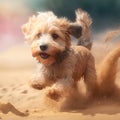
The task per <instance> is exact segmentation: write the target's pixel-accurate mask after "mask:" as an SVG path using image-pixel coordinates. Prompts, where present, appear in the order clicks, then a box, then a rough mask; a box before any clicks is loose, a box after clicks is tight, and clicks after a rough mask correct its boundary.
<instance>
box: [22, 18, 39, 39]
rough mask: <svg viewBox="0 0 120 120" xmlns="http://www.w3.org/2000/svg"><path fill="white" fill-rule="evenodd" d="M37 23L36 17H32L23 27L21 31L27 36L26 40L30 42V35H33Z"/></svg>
mask: <svg viewBox="0 0 120 120" xmlns="http://www.w3.org/2000/svg"><path fill="white" fill-rule="evenodd" d="M36 21H37V19H36V16H32V17H30V18H29V20H28V22H27V23H26V24H24V25H22V27H21V29H22V32H23V34H24V35H25V38H26V39H27V40H28V39H29V37H30V34H31V33H32V28H33V26H34V24H35V22H36Z"/></svg>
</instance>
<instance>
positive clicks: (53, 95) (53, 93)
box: [47, 89, 62, 101]
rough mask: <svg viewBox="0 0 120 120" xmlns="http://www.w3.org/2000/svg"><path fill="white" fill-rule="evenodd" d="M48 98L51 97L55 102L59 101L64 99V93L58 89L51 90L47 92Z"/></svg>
mask: <svg viewBox="0 0 120 120" xmlns="http://www.w3.org/2000/svg"><path fill="white" fill-rule="evenodd" d="M47 97H49V98H51V99H53V100H55V101H59V100H60V98H61V97H62V92H61V91H59V90H57V89H49V90H48V91H47Z"/></svg>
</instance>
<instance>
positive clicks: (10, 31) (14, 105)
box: [0, 0, 120, 120]
mask: <svg viewBox="0 0 120 120" xmlns="http://www.w3.org/2000/svg"><path fill="white" fill-rule="evenodd" d="M77 8H82V9H84V10H86V11H87V12H88V13H90V15H91V17H92V19H93V24H92V28H91V29H92V40H93V48H92V53H93V55H94V56H95V59H96V65H98V64H99V63H100V62H101V61H102V60H103V58H104V57H105V56H106V55H107V54H108V52H110V51H111V50H112V49H113V48H114V47H115V46H117V45H118V44H119V42H120V34H117V36H116V37H115V38H114V39H113V40H111V41H109V42H107V43H105V42H104V39H105V36H106V34H107V33H108V32H109V31H112V30H116V29H119V27H120V22H119V21H120V14H119V12H120V1H119V0H114V1H113V0H105V1H99V0H94V1H88V0H86V1H82V0H76V1H74V0H71V1H69V0H61V1H56V0H20V1H16V0H11V1H10V0H0V119H3V120H21V119H23V120H56V119H58V120H61V119H63V120H80V119H81V120H91V119H92V120H98V119H99V120H106V119H109V120H118V119H120V102H119V100H117V99H112V98H110V99H107V98H104V97H103V99H101V100H97V101H95V102H94V103H89V104H88V105H85V106H84V105H83V106H80V107H79V109H71V110H69V109H68V110H66V111H65V110H63V111H60V110H59V103H57V102H53V101H49V100H46V99H45V96H44V95H45V94H44V92H45V91H44V90H42V91H39V90H35V89H33V88H31V87H30V86H29V82H28V81H29V79H30V77H31V75H32V73H33V72H34V69H35V66H36V64H35V61H34V59H33V58H32V56H31V52H30V49H29V46H28V45H27V44H26V43H25V39H24V36H23V34H22V32H21V26H22V24H24V23H26V22H27V20H28V18H29V16H31V15H33V14H36V13H37V12H39V11H46V10H47V11H48V10H52V11H54V12H55V13H56V15H58V16H66V17H68V18H69V19H71V20H74V19H75V15H74V10H75V9H77ZM118 63H119V64H120V61H118ZM116 84H117V85H118V86H120V66H118V73H117V77H116Z"/></svg>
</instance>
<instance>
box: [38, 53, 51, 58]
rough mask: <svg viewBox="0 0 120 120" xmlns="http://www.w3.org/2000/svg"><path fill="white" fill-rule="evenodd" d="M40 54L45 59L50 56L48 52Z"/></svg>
mask: <svg viewBox="0 0 120 120" xmlns="http://www.w3.org/2000/svg"><path fill="white" fill-rule="evenodd" d="M40 56H41V58H43V59H47V58H48V57H49V55H48V54H46V53H40Z"/></svg>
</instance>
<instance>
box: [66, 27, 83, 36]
mask: <svg viewBox="0 0 120 120" xmlns="http://www.w3.org/2000/svg"><path fill="white" fill-rule="evenodd" d="M68 32H69V34H71V35H72V36H74V37H75V38H79V37H80V36H81V34H82V27H81V26H80V25H70V26H69V27H68Z"/></svg>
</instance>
